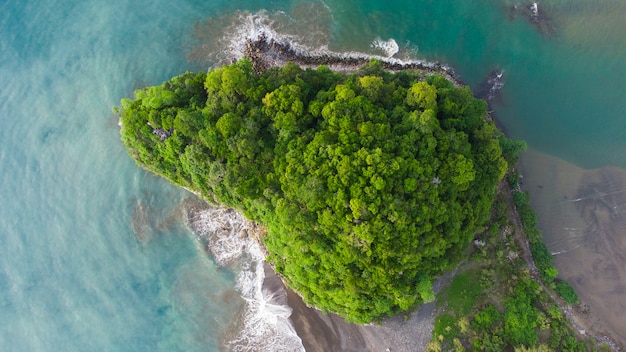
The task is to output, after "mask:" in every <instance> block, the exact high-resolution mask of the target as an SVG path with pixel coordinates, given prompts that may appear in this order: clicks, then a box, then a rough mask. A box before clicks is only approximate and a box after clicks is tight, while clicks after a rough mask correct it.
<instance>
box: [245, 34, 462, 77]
mask: <svg viewBox="0 0 626 352" xmlns="http://www.w3.org/2000/svg"><path fill="white" fill-rule="evenodd" d="M244 56H245V57H246V58H248V59H250V61H252V66H253V67H254V70H255V71H256V72H262V71H265V70H267V69H269V68H272V67H280V66H283V65H284V64H285V63H287V62H293V63H296V64H298V65H299V66H301V67H304V68H317V67H318V66H320V65H325V66H328V67H329V68H330V69H331V70H333V71H338V72H355V71H358V70H359V69H360V68H361V67H362V66H363V65H365V64H367V63H368V62H369V61H370V60H371V59H372V58H376V59H379V60H380V61H381V62H382V67H383V68H384V69H385V70H388V71H391V72H397V71H402V70H420V71H424V72H426V73H429V74H434V73H437V74H440V75H442V76H444V77H446V78H447V79H449V80H450V81H452V82H454V83H455V84H456V85H457V86H462V85H464V83H463V81H462V80H461V78H460V77H459V75H457V74H456V73H455V72H454V70H452V68H450V67H449V66H446V65H443V64H441V63H439V62H427V61H402V60H399V59H395V58H385V57H382V56H380V57H377V56H371V55H366V54H358V53H352V54H340V53H333V52H323V53H302V52H298V51H297V50H296V49H294V48H293V47H292V46H291V45H290V44H288V43H281V42H277V41H275V40H274V39H268V38H267V37H266V36H265V35H259V36H258V37H257V38H256V39H247V41H246V46H245V48H244Z"/></svg>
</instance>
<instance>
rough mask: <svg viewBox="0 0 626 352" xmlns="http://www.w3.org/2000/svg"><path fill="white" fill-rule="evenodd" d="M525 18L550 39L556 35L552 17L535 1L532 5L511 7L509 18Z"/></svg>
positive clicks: (520, 4) (522, 4)
mask: <svg viewBox="0 0 626 352" xmlns="http://www.w3.org/2000/svg"><path fill="white" fill-rule="evenodd" d="M517 17H523V18H524V19H526V20H527V21H528V22H530V23H531V24H532V25H533V26H535V28H537V30H538V31H539V32H540V33H541V34H543V35H545V36H548V37H552V36H553V35H554V34H555V33H556V26H555V24H554V20H553V19H552V17H550V15H549V13H548V11H546V10H545V8H544V7H541V8H540V7H539V3H538V2H536V1H534V2H531V3H519V4H515V5H513V6H511V9H510V11H509V18H511V19H515V18H517Z"/></svg>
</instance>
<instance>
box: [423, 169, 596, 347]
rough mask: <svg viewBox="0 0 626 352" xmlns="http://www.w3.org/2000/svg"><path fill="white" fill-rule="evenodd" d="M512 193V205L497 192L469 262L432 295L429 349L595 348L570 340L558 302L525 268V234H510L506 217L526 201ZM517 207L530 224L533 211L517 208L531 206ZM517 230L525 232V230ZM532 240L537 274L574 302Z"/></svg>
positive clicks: (571, 332)
mask: <svg viewBox="0 0 626 352" xmlns="http://www.w3.org/2000/svg"><path fill="white" fill-rule="evenodd" d="M511 180H512V178H511ZM515 182H517V181H515ZM513 195H514V197H512V198H514V201H515V203H513V199H511V200H510V204H507V196H508V195H507V194H506V191H503V192H500V193H498V194H497V196H496V201H495V202H494V205H493V209H492V212H491V214H492V219H491V222H490V224H489V226H488V227H487V230H486V231H485V232H484V233H482V234H480V235H479V236H478V237H477V239H476V240H475V242H474V246H473V248H472V249H473V253H472V254H471V260H467V261H464V262H463V263H462V264H461V267H460V268H459V273H458V274H457V275H456V276H455V277H454V279H453V280H452V282H451V283H450V285H449V286H448V287H446V288H445V289H444V290H443V291H442V292H441V293H440V294H439V296H438V298H437V302H438V304H439V305H440V307H441V308H442V310H443V309H445V312H443V313H442V314H441V315H440V316H439V317H438V318H437V319H436V321H435V328H434V330H433V340H432V341H431V342H430V343H429V344H428V346H427V350H428V351H513V350H515V351H595V350H598V347H596V343H595V342H594V341H592V340H584V341H581V340H578V339H577V338H576V333H575V330H574V329H573V328H572V327H571V325H570V323H569V321H568V319H567V318H566V317H565V316H564V315H563V313H562V311H561V309H560V308H559V306H558V305H557V304H556V303H555V302H554V301H553V300H552V298H551V297H550V294H549V292H548V291H546V290H544V288H542V287H541V286H540V284H539V283H538V282H537V281H536V279H535V278H533V276H532V274H531V272H530V271H529V268H528V266H527V265H526V262H525V260H524V259H523V256H524V251H523V250H522V246H521V245H520V242H519V241H520V240H524V238H523V237H521V238H519V237H516V235H515V228H514V225H513V222H512V216H513V214H514V210H513V209H512V206H513V204H516V205H518V204H528V203H527V201H528V196H527V194H525V193H514V194H513ZM520 200H522V201H524V203H520ZM518 210H519V211H520V216H521V217H522V218H523V219H524V218H525V219H527V221H530V223H532V224H536V214H535V213H534V212H533V213H532V214H530V215H529V214H526V216H524V214H522V213H521V212H522V211H529V210H530V208H522V209H519V208H518ZM530 211H532V210H530ZM523 227H524V231H525V232H526V229H527V227H526V226H523ZM532 229H535V231H536V232H534V235H536V234H538V233H539V232H538V231H537V230H536V227H533V228H532ZM539 236H540V235H539ZM532 243H533V244H535V247H536V249H535V250H534V251H533V257H534V260H535V261H536V262H537V263H538V264H537V267H538V268H539V270H540V276H541V277H542V278H543V280H547V281H544V283H546V284H547V285H548V287H549V288H554V289H555V291H556V292H557V293H559V294H560V295H561V296H562V297H563V298H564V300H565V301H566V302H568V303H575V302H577V301H578V296H577V295H576V292H574V290H573V289H572V288H571V286H569V284H567V283H566V282H565V281H561V280H558V279H556V280H555V279H554V277H555V276H556V270H554V271H552V270H550V267H552V256H551V255H550V253H549V252H548V251H547V249H545V246H542V245H537V243H541V240H540V238H535V240H534V242H532ZM531 246H532V244H531ZM539 263H542V264H539ZM540 265H541V266H540ZM600 350H602V349H601V348H600Z"/></svg>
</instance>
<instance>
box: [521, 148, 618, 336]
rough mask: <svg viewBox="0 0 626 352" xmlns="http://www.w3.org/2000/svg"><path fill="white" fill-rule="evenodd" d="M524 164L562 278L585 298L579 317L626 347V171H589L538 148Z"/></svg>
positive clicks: (528, 187)
mask: <svg viewBox="0 0 626 352" xmlns="http://www.w3.org/2000/svg"><path fill="white" fill-rule="evenodd" d="M521 164H522V166H523V169H524V170H523V171H524V172H523V174H524V175H525V177H524V180H523V186H524V188H525V189H526V190H528V191H529V192H530V195H531V203H532V204H531V205H532V207H533V208H534V209H535V210H536V211H537V212H538V213H539V227H540V229H541V230H542V231H543V237H544V242H545V243H546V245H547V246H548V248H549V249H550V251H552V252H553V254H554V255H555V262H554V264H555V266H556V268H557V269H558V271H559V276H560V277H561V278H563V279H565V280H567V281H569V282H570V283H571V284H572V286H574V288H575V289H576V292H577V293H578V294H579V296H580V298H581V304H580V305H579V306H577V307H574V309H573V311H574V313H575V316H574V319H575V320H576V321H577V322H578V323H579V324H580V325H581V326H583V327H584V329H586V330H588V331H591V332H593V333H594V334H595V335H597V336H606V335H609V336H612V337H613V339H614V340H615V341H616V342H617V343H620V344H622V345H626V318H625V317H626V170H624V169H620V168H617V167H603V168H599V169H593V170H585V169H582V168H579V167H577V166H576V165H573V164H570V163H567V162H565V161H563V160H561V159H558V158H555V157H552V156H549V155H546V154H542V153H539V152H536V151H532V150H531V151H528V152H526V153H525V154H524V155H523V159H522V163H521Z"/></svg>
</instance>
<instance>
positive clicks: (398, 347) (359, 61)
mask: <svg viewBox="0 0 626 352" xmlns="http://www.w3.org/2000/svg"><path fill="white" fill-rule="evenodd" d="M244 56H245V57H247V58H248V59H250V60H251V61H252V63H253V67H254V69H255V70H256V71H258V72H260V71H263V70H266V69H269V68H272V67H279V66H282V65H284V64H285V63H286V62H294V63H296V64H298V65H300V66H301V67H303V68H317V67H318V66H320V65H325V66H327V67H329V68H330V69H331V70H333V71H336V72H342V73H350V72H355V71H357V70H358V69H359V68H360V67H361V66H363V65H364V64H367V63H368V62H369V60H370V59H371V58H372V56H368V55H362V56H359V55H355V54H350V55H341V54H338V53H323V54H316V53H299V52H297V51H296V50H294V49H293V48H292V47H291V46H290V45H289V44H288V43H279V42H276V41H274V40H273V39H271V40H269V41H268V40H267V38H266V37H265V36H263V35H261V36H259V37H258V38H257V39H255V40H251V39H248V40H247V43H246V47H245V50H244ZM374 58H376V59H379V60H381V62H382V66H383V68H384V69H386V70H388V71H391V72H395V71H400V70H405V69H414V70H421V71H424V72H425V73H426V74H441V75H443V76H444V77H445V78H447V79H448V80H450V81H452V82H453V83H454V84H455V85H456V86H462V85H464V83H463V81H462V80H461V78H460V77H459V76H458V75H457V74H456V73H455V72H454V71H453V70H452V69H451V68H450V67H447V66H445V65H441V64H440V63H430V62H423V61H412V62H403V61H401V60H398V59H394V58H384V57H374ZM501 78H502V72H501V71H499V70H493V71H492V72H491V73H490V75H489V77H487V79H486V80H485V81H484V82H483V83H482V84H481V87H479V90H481V91H483V92H482V93H481V94H482V95H483V96H481V98H483V99H484V100H486V101H487V102H488V103H490V102H491V100H492V99H493V98H494V96H495V94H496V91H497V90H498V89H500V88H501V87H502V84H503V83H502V80H501ZM488 118H492V117H491V116H488ZM502 183H505V181H504V180H503V181H502ZM499 191H500V192H503V193H505V196H506V197H507V198H510V197H512V190H511V189H509V188H508V187H499ZM509 216H510V217H511V218H512V219H511V220H512V222H513V223H514V224H515V227H516V232H517V233H518V235H517V236H519V237H518V239H519V241H520V242H522V243H521V244H522V247H523V248H524V251H525V252H526V253H525V254H526V255H525V256H526V257H527V258H526V259H527V260H526V261H527V263H528V267H529V269H530V270H531V271H532V272H535V274H536V270H537V269H536V267H535V266H534V261H533V259H532V256H531V255H530V250H529V247H528V241H527V240H526V241H525V242H526V243H523V242H524V240H525V239H526V237H525V234H524V233H523V230H522V228H521V223H520V220H519V214H518V213H517V210H516V209H515V206H512V207H511V208H510V209H509ZM258 240H259V242H262V241H260V238H258ZM265 272H266V279H265V280H266V282H268V286H272V287H275V284H269V283H272V282H274V281H276V280H278V281H280V283H281V285H282V288H283V290H285V291H286V295H287V304H288V305H289V306H290V307H291V308H292V315H291V317H290V319H291V321H292V323H293V325H294V329H295V330H296V332H297V333H298V336H300V338H301V339H302V343H303V345H304V347H305V349H306V350H307V351H323V350H341V351H406V350H418V351H422V350H424V349H425V348H426V344H427V343H428V342H429V341H431V339H432V336H431V334H432V330H433V326H434V320H435V318H436V313H437V310H436V308H435V307H434V305H435V304H434V303H429V304H424V305H422V306H420V307H419V309H418V310H417V311H416V312H414V313H411V314H409V315H408V316H406V315H403V314H402V313H400V314H398V315H396V316H394V317H392V318H389V319H386V320H385V321H384V322H383V323H382V324H380V325H373V324H369V325H358V324H351V323H347V322H346V321H345V320H344V319H343V318H341V317H339V316H337V315H335V314H332V313H331V314H323V313H322V312H321V311H319V310H318V309H315V308H312V307H308V306H307V305H306V304H305V303H304V301H303V300H302V298H301V297H300V296H299V295H298V294H297V293H296V292H294V291H292V290H291V289H289V288H288V287H287V286H286V284H285V283H284V281H283V280H282V279H281V278H280V277H279V276H278V275H277V274H276V273H275V272H274V270H273V268H272V267H271V265H269V264H267V263H266V264H265ZM453 276H454V272H452V273H448V274H446V275H445V276H444V277H447V282H448V283H449V281H450V279H451V278H452V277H453ZM534 276H535V279H536V280H537V282H538V283H539V284H540V286H542V287H544V288H545V286H544V283H543V282H542V281H541V280H540V279H539V278H538V276H537V275H534ZM440 281H444V282H445V281H446V280H445V279H444V280H439V281H438V283H437V286H439V287H438V288H441V282H440ZM264 285H265V282H264ZM436 291H438V290H436ZM546 292H548V293H550V297H551V299H552V300H554V301H555V302H556V303H557V304H558V305H559V307H560V308H561V310H562V311H563V313H564V314H565V315H566V316H567V318H568V320H569V321H570V323H571V324H572V326H573V327H574V329H575V330H576V332H577V334H578V335H579V337H580V338H589V337H591V338H593V339H595V340H596V341H597V342H598V343H603V344H606V345H607V346H609V347H610V348H611V349H613V350H616V351H619V350H620V348H623V346H621V345H619V344H618V343H616V341H618V339H615V338H614V337H613V336H611V335H610V334H608V333H607V332H606V330H605V329H603V328H601V326H602V325H603V324H601V320H600V319H598V318H597V317H594V316H592V315H590V314H589V312H588V311H587V310H586V309H585V305H584V303H579V304H577V305H574V306H570V305H566V304H564V303H563V301H562V300H561V299H559V298H558V297H556V296H555V295H554V294H552V293H551V292H550V291H549V290H547V289H546ZM405 314H406V313H405ZM599 327H600V328H599ZM598 328H599V329H598Z"/></svg>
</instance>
